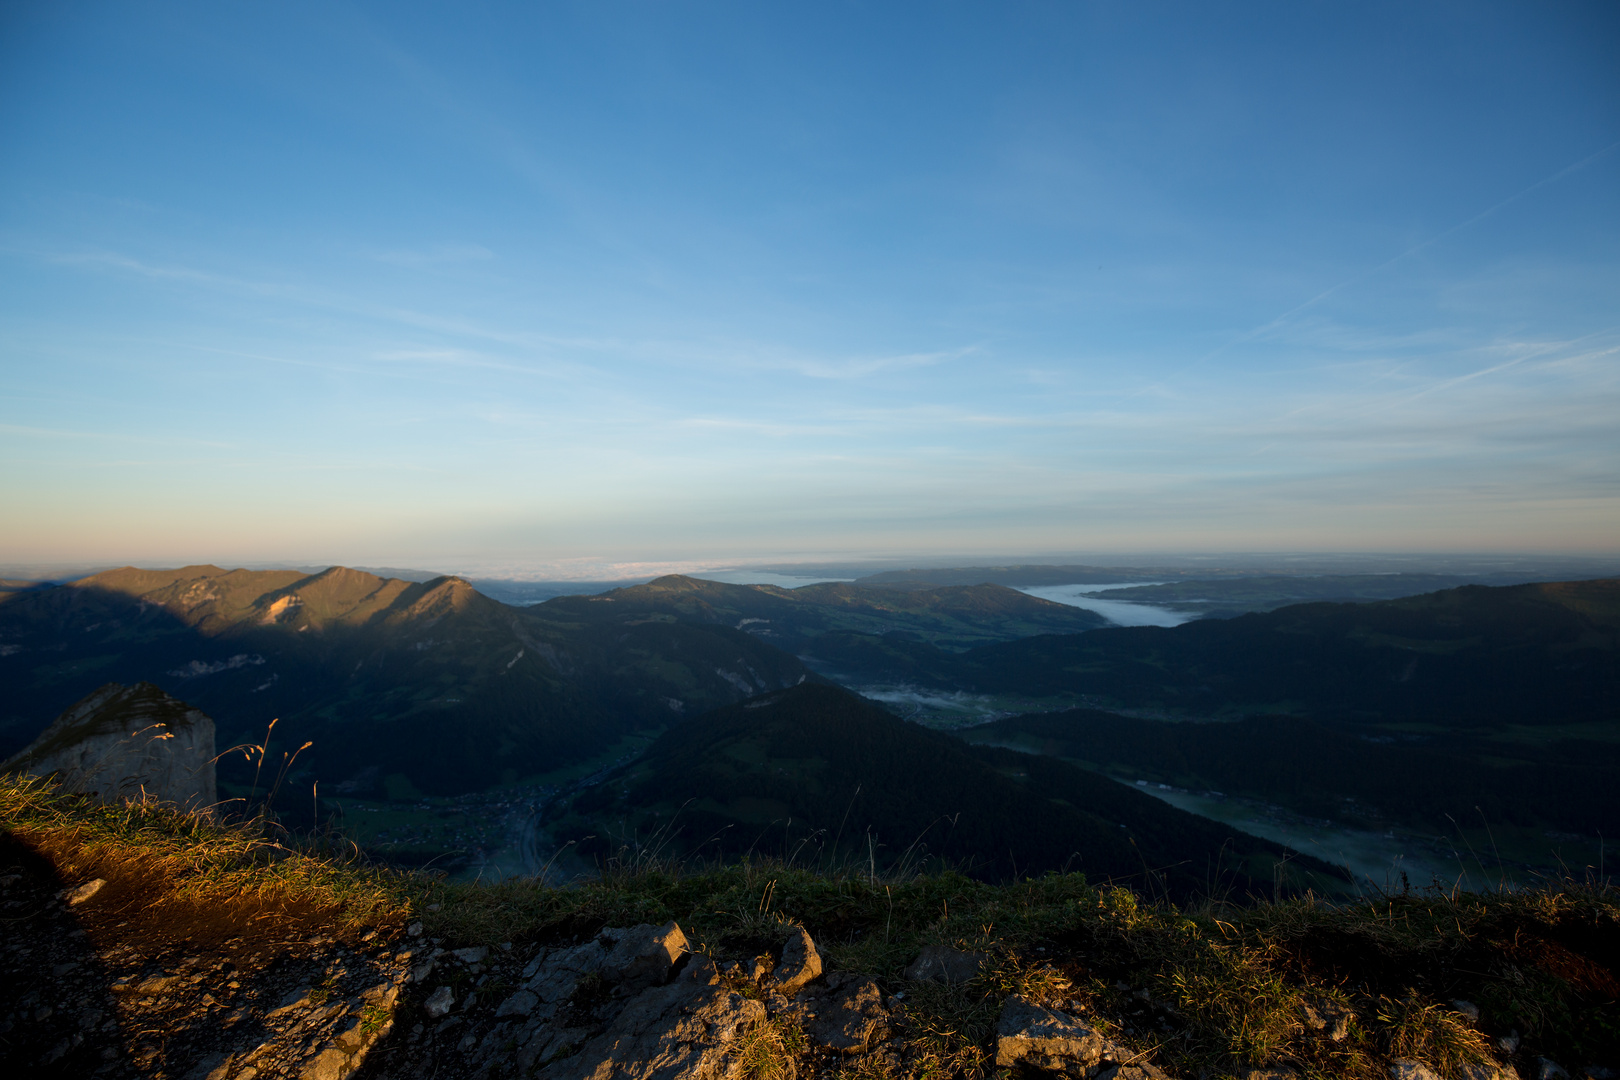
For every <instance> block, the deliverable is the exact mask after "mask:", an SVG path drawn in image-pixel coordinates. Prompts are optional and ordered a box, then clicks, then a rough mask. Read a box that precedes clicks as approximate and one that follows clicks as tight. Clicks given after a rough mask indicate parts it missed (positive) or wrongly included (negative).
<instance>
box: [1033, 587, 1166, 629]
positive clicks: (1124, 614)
mask: <svg viewBox="0 0 1620 1080" xmlns="http://www.w3.org/2000/svg"><path fill="white" fill-rule="evenodd" d="M1163 584H1165V582H1162V581H1111V582H1109V583H1107V584H1105V585H1096V584H1091V585H1088V584H1085V583H1084V582H1082V583H1079V584H1075V585H1026V586H1022V587H1020V588H1019V590H1018V591H1019V592H1021V593H1028V594H1029V595H1031V596H1038V597H1040V598H1041V599H1042V600H1052V601H1055V602H1056V603H1059V604H1068V605H1069V606H1070V607H1077V608H1085V609H1086V610H1087V611H1095V612H1096V613H1097V614H1098V615H1101V616H1102V617H1103V618H1105V619H1107V620H1108V621H1109V622H1111V623H1113V624H1114V625H1116V626H1180V625H1181V624H1182V623H1184V622H1189V621H1191V619H1192V618H1193V616H1192V615H1191V614H1188V613H1187V612H1182V611H1172V610H1171V609H1170V608H1167V607H1159V606H1158V605H1156V604H1138V603H1136V602H1135V601H1133V600H1099V599H1096V598H1095V597H1093V596H1092V595H1091V594H1092V593H1097V592H1102V591H1103V590H1104V589H1131V588H1135V587H1136V586H1138V585H1163Z"/></svg>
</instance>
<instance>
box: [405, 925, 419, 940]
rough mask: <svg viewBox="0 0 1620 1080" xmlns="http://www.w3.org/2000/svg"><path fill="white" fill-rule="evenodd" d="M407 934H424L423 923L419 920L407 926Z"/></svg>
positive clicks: (415, 935) (412, 935)
mask: <svg viewBox="0 0 1620 1080" xmlns="http://www.w3.org/2000/svg"><path fill="white" fill-rule="evenodd" d="M405 935H406V936H407V937H421V936H422V924H421V923H419V922H413V923H411V925H409V926H407V927H406V928H405Z"/></svg>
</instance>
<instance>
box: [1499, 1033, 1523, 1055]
mask: <svg viewBox="0 0 1620 1080" xmlns="http://www.w3.org/2000/svg"><path fill="white" fill-rule="evenodd" d="M1496 1046H1497V1048H1498V1049H1499V1050H1501V1051H1502V1053H1504V1054H1515V1053H1518V1050H1519V1033H1518V1032H1517V1031H1510V1032H1508V1033H1507V1034H1506V1035H1503V1036H1502V1037H1501V1038H1500V1039H1497V1040H1496Z"/></svg>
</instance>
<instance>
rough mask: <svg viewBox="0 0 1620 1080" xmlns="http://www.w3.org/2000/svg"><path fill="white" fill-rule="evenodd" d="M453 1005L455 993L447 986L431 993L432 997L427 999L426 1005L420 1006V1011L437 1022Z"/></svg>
mask: <svg viewBox="0 0 1620 1080" xmlns="http://www.w3.org/2000/svg"><path fill="white" fill-rule="evenodd" d="M455 1003H456V992H455V991H454V990H452V989H450V988H449V987H448V986H441V987H439V988H438V989H437V990H435V991H433V994H432V996H431V997H429V998H428V999H427V1004H425V1005H423V1006H422V1010H423V1011H424V1012H426V1013H427V1014H428V1016H429V1017H430V1018H432V1019H434V1020H437V1019H438V1018H439V1017H441V1016H443V1015H444V1014H445V1013H447V1012H449V1011H450V1006H452V1005H454V1004H455Z"/></svg>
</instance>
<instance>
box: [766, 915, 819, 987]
mask: <svg viewBox="0 0 1620 1080" xmlns="http://www.w3.org/2000/svg"><path fill="white" fill-rule="evenodd" d="M820 975H821V954H820V953H818V952H817V951H816V943H815V942H814V941H811V940H810V935H809V934H808V933H807V932H806V931H805V929H804V927H802V926H796V927H794V928H793V933H791V934H789V935H788V939H787V944H785V945H783V946H782V960H781V962H780V963H778V964H777V965H776V970H775V971H774V972H772V973H771V978H772V979H774V980H775V981H776V988H777V990H778V991H780V992H781V993H782V994H783V995H784V996H786V997H792V996H793V995H794V994H796V993H798V992H799V991H800V990H801V989H802V988H803V987H804V984H805V983H807V982H809V981H810V980H812V979H815V978H818V977H819V976H820Z"/></svg>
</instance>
